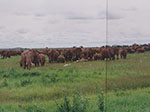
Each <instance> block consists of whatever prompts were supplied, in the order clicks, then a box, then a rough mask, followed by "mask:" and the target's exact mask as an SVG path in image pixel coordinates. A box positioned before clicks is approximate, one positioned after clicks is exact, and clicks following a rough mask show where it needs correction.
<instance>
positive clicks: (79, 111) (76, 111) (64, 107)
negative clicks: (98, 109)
mask: <svg viewBox="0 0 150 112" xmlns="http://www.w3.org/2000/svg"><path fill="white" fill-rule="evenodd" d="M87 107H88V100H87V99H83V98H81V96H80V95H79V94H77V95H75V96H74V97H73V100H72V104H71V103H70V100H69V99H68V98H67V97H66V96H65V97H64V102H63V103H62V104H60V105H59V104H57V112H86V111H87Z"/></svg>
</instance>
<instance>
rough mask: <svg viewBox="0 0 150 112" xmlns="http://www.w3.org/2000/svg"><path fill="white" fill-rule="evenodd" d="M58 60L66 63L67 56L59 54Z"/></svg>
mask: <svg viewBox="0 0 150 112" xmlns="http://www.w3.org/2000/svg"><path fill="white" fill-rule="evenodd" d="M57 62H58V63H64V62H65V57H64V56H58V58H57Z"/></svg>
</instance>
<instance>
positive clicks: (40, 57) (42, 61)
mask: <svg viewBox="0 0 150 112" xmlns="http://www.w3.org/2000/svg"><path fill="white" fill-rule="evenodd" d="M45 61H46V59H45V55H44V54H38V62H39V63H40V64H41V66H44V65H45Z"/></svg>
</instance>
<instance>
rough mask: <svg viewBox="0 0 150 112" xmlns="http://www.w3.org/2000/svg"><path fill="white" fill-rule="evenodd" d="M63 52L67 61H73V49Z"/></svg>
mask: <svg viewBox="0 0 150 112" xmlns="http://www.w3.org/2000/svg"><path fill="white" fill-rule="evenodd" d="M62 52H63V53H62V54H63V55H64V57H65V60H66V61H72V56H73V51H72V49H64V50H63V51H62Z"/></svg>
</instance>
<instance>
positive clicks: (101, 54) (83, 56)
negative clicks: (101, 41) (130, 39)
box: [0, 44, 150, 69]
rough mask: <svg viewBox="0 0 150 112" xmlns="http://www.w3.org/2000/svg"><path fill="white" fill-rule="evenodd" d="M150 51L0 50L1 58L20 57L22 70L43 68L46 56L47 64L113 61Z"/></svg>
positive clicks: (115, 48)
mask: <svg viewBox="0 0 150 112" xmlns="http://www.w3.org/2000/svg"><path fill="white" fill-rule="evenodd" d="M145 51H150V44H144V45H138V44H133V45H131V46H103V47H96V48H83V47H82V46H81V47H73V48H66V49H29V50H0V55H1V57H2V58H3V59H4V58H10V57H11V56H17V55H21V59H20V66H21V67H22V68H23V69H26V68H27V69H31V66H32V64H34V65H35V66H36V67H38V66H40V65H41V66H44V65H45V62H46V56H48V59H49V63H54V62H57V63H64V62H67V61H77V62H80V61H81V62H82V61H91V60H105V59H106V60H115V59H119V56H120V58H123V59H126V57H127V53H136V52H138V53H143V52H145Z"/></svg>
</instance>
